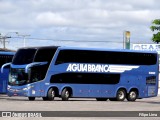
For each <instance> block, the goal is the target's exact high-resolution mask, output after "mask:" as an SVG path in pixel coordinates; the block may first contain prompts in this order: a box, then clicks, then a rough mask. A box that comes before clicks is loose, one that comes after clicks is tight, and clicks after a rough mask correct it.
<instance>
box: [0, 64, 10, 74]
mask: <svg viewBox="0 0 160 120" xmlns="http://www.w3.org/2000/svg"><path fill="white" fill-rule="evenodd" d="M8 65H11V63H6V64H3V65H2V67H1V73H3V70H4V67H6V66H8Z"/></svg>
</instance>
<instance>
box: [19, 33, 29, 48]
mask: <svg viewBox="0 0 160 120" xmlns="http://www.w3.org/2000/svg"><path fill="white" fill-rule="evenodd" d="M18 36H22V37H23V47H26V37H29V36H30V35H18Z"/></svg>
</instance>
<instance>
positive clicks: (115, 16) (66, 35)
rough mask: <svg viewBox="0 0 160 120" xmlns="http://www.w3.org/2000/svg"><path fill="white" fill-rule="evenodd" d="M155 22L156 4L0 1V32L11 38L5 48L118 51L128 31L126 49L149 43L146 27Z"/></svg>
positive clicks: (159, 11)
mask: <svg viewBox="0 0 160 120" xmlns="http://www.w3.org/2000/svg"><path fill="white" fill-rule="evenodd" d="M159 18H160V4H159V0H0V33H1V35H2V36H7V37H11V38H9V39H7V41H9V42H7V43H6V47H7V48H10V49H18V48H21V47H23V46H26V47H30V46H46V45H47V46H48V45H59V46H79V47H104V48H111V49H112V48H115V49H117V48H118V49H119V48H120V49H121V48H123V33H124V31H130V33H131V36H130V41H131V45H132V44H135V43H141V44H143V43H153V42H152V41H151V38H152V35H153V32H152V31H151V30H150V26H151V25H152V21H153V20H154V19H159ZM15 32H18V35H17V34H16V33H15ZM22 35H26V37H25V39H24V37H23V36H22ZM24 41H25V44H24ZM0 47H3V46H2V44H1V43H0Z"/></svg>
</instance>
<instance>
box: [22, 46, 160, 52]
mask: <svg viewBox="0 0 160 120" xmlns="http://www.w3.org/2000/svg"><path fill="white" fill-rule="evenodd" d="M45 48H58V49H60V50H96V51H115V52H117V51H118V52H137V53H157V52H156V51H147V50H145V51H144V50H143V51H142V50H129V49H108V48H91V47H69V46H38V47H24V48H20V49H45Z"/></svg>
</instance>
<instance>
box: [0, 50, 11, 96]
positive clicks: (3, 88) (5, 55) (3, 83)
mask: <svg viewBox="0 0 160 120" xmlns="http://www.w3.org/2000/svg"><path fill="white" fill-rule="evenodd" d="M13 56H14V52H10V51H0V67H1V66H2V65H3V64H5V63H8V62H11V61H12V58H13ZM8 75H9V68H8V67H6V68H4V72H3V73H0V94H5V93H6V92H7V84H8Z"/></svg>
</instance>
